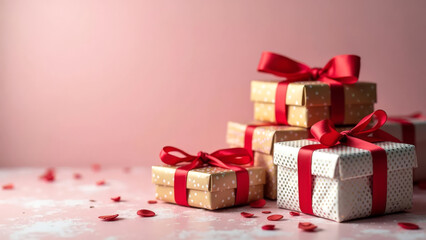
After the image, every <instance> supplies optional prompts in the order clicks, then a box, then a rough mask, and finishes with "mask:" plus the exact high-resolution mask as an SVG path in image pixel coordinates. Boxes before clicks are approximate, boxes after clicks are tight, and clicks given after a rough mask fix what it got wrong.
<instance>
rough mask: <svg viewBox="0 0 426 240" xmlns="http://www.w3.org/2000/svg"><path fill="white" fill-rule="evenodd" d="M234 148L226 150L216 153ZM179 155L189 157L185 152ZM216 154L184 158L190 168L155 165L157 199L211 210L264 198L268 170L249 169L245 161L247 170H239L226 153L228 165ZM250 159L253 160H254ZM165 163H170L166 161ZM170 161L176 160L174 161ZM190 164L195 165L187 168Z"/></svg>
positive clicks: (259, 168) (241, 168) (153, 178)
mask: <svg viewBox="0 0 426 240" xmlns="http://www.w3.org/2000/svg"><path fill="white" fill-rule="evenodd" d="M167 148H173V147H165V149H166V151H168V150H167ZM234 149H237V148H234ZM234 149H223V150H219V151H216V152H215V153H217V152H220V151H222V152H224V151H228V150H234ZM173 150H174V149H173ZM178 151H179V150H178ZM237 151H240V152H241V151H244V154H245V155H247V156H250V155H249V154H248V152H247V151H246V150H245V149H243V148H239V149H237ZM179 152H181V153H183V154H186V153H185V152H183V151H179ZM215 153H213V154H211V155H210V154H206V153H202V152H200V153H199V154H198V155H197V156H191V155H189V154H187V155H186V158H181V159H182V161H181V162H182V163H187V162H190V163H189V164H188V165H186V166H185V165H184V166H176V165H163V166H153V167H152V182H153V183H154V184H155V186H156V188H155V197H156V198H157V199H159V200H163V201H166V202H170V203H177V204H179V205H184V206H191V207H198V208H205V209H209V210H215V209H219V208H226V207H231V206H235V205H241V204H247V203H249V202H252V201H256V200H259V199H262V198H263V186H264V184H265V169H264V168H262V167H247V166H246V165H247V164H249V162H244V164H243V165H244V167H238V166H236V165H233V164H229V162H228V163H227V162H226V157H229V154H228V153H225V154H222V156H225V155H228V156H225V157H224V158H223V159H224V160H223V161H224V162H222V158H221V157H220V154H216V155H215ZM166 154H167V153H166ZM163 155H164V154H163ZM160 156H161V155H160ZM188 159H189V160H188ZM236 159H237V158H236ZM249 159H250V161H252V158H251V157H250V158H249ZM162 160H163V162H167V161H164V159H163V158H162ZM209 161H211V162H209ZM169 162H172V163H173V162H175V161H174V160H173V159H172V161H169ZM197 162H198V163H197ZM230 162H231V163H232V161H230ZM189 165H192V166H190V168H187V167H188V166H189ZM240 165H241V164H240ZM194 166H195V167H194ZM218 166H222V167H218ZM193 167H194V168H193ZM182 168H184V169H183V170H182ZM228 168H229V169H228ZM182 172H184V176H183V178H180V179H181V180H179V178H177V177H179V176H180V177H182ZM182 179H183V180H182ZM178 181H180V183H179V182H178ZM179 185H181V186H180V187H179ZM182 198H183V199H182Z"/></svg>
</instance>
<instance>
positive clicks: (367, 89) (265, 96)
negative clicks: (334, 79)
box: [251, 80, 376, 128]
mask: <svg viewBox="0 0 426 240" xmlns="http://www.w3.org/2000/svg"><path fill="white" fill-rule="evenodd" d="M277 86H278V81H261V80H259V81H252V82H251V101H253V102H254V119H255V120H258V121H266V122H274V123H275V122H276V116H275V100H276V99H275V97H276V96H275V95H276V91H277ZM343 89H344V103H345V104H344V117H343V121H342V122H336V124H356V123H357V122H359V121H360V120H361V119H362V117H364V116H366V115H368V114H370V113H372V112H373V111H374V103H375V102H376V84H375V83H368V82H356V83H354V84H345V85H344V87H343ZM285 104H286V106H287V121H288V124H289V125H291V126H298V127H304V128H308V127H311V126H312V125H313V124H314V123H316V122H318V121H320V120H323V119H330V118H331V115H330V109H331V105H332V101H331V91H330V86H329V84H326V83H324V82H319V81H306V82H293V83H289V84H288V86H287V94H286V96H285Z"/></svg>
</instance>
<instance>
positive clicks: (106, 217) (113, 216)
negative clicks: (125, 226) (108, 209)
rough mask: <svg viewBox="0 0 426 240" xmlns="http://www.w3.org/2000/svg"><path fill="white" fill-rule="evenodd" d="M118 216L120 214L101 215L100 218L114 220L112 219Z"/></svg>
mask: <svg viewBox="0 0 426 240" xmlns="http://www.w3.org/2000/svg"><path fill="white" fill-rule="evenodd" d="M117 217H118V214H114V215H105V216H99V217H98V218H100V219H102V220H104V221H112V220H115V219H116V218H117Z"/></svg>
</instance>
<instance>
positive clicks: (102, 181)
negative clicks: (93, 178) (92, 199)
mask: <svg viewBox="0 0 426 240" xmlns="http://www.w3.org/2000/svg"><path fill="white" fill-rule="evenodd" d="M96 185H98V186H102V185H105V180H99V181H97V182H96Z"/></svg>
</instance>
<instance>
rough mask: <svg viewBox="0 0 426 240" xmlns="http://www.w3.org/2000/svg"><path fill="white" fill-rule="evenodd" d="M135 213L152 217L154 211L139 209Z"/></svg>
mask: <svg viewBox="0 0 426 240" xmlns="http://www.w3.org/2000/svg"><path fill="white" fill-rule="evenodd" d="M137 214H138V215H139V216H141V217H154V216H155V212H153V211H151V210H148V209H141V210H139V211H138V212H137Z"/></svg>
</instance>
